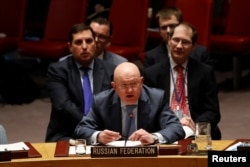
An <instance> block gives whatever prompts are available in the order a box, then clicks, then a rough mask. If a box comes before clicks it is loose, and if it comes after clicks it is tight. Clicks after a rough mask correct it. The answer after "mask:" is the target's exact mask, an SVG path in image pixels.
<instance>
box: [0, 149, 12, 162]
mask: <svg viewBox="0 0 250 167" xmlns="http://www.w3.org/2000/svg"><path fill="white" fill-rule="evenodd" d="M3 161H11V152H10V151H0V162H3Z"/></svg>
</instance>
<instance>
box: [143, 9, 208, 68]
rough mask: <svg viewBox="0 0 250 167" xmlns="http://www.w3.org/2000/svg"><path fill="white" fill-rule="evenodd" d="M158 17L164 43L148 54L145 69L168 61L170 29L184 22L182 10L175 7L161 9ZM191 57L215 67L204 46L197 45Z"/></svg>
mask: <svg viewBox="0 0 250 167" xmlns="http://www.w3.org/2000/svg"><path fill="white" fill-rule="evenodd" d="M156 17H157V19H158V23H159V31H160V36H161V37H162V39H163V42H162V43H161V44H160V45H158V46H157V47H155V48H153V49H151V50H149V51H147V52H146V55H145V63H144V67H145V68H147V67H149V66H152V65H154V64H157V63H160V62H162V61H165V60H166V59H168V57H169V49H168V38H169V33H170V29H171V28H173V27H174V26H176V25H178V24H179V23H181V22H182V21H183V19H182V13H181V11H180V9H178V8H175V7H169V8H164V9H161V10H160V11H159V12H158V13H157V15H156ZM190 57H192V58H194V59H196V60H198V61H200V62H203V63H206V64H209V65H213V62H212V59H211V58H210V54H209V51H208V49H207V48H206V47H204V46H201V45H196V46H195V48H194V49H193V50H192V52H191V54H190Z"/></svg>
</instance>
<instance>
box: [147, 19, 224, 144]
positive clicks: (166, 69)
mask: <svg viewBox="0 0 250 167" xmlns="http://www.w3.org/2000/svg"><path fill="white" fill-rule="evenodd" d="M196 40H197V31H196V29H195V28H194V27H193V26H192V25H191V24H188V23H184V22H182V23H180V24H179V25H178V26H176V27H175V28H173V30H172V31H171V32H170V37H169V54H170V55H169V59H166V60H165V61H164V62H162V63H158V64H155V65H153V66H151V67H149V68H147V69H145V70H144V74H143V75H144V79H145V84H146V85H148V86H152V87H156V88H160V89H163V90H165V91H166V93H167V97H168V100H167V101H168V102H169V104H171V105H172V104H173V103H172V101H173V100H176V101H177V102H180V99H181V97H182V96H183V97H184V100H185V103H184V104H183V105H182V104H178V105H177V106H178V107H172V106H171V108H172V110H173V111H174V112H175V113H178V112H179V111H180V112H181V113H180V114H181V115H180V117H179V118H180V121H181V123H182V125H183V126H185V127H189V128H190V129H192V130H193V131H194V129H195V126H194V124H195V123H194V122H203V121H204V122H210V123H211V127H212V139H221V133H220V130H219V128H218V126H217V124H218V123H219V121H220V110H219V100H218V90H217V84H216V80H215V75H214V71H213V69H212V67H211V66H209V65H207V64H204V63H201V62H199V61H197V60H195V59H193V58H192V57H190V54H191V52H192V50H193V49H194V47H195V43H196ZM177 65H178V66H182V68H183V69H184V70H183V72H182V73H183V75H184V81H183V82H184V84H183V85H184V86H183V87H182V91H183V93H182V94H180V95H178V96H177V95H176V94H177V91H176V90H177V86H178V85H177V83H176V80H177V77H178V73H177V71H176V70H175V66H177ZM174 94H175V96H176V97H178V98H176V99H172V98H173V95H174ZM184 110H186V112H187V114H183V112H184Z"/></svg>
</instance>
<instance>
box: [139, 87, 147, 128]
mask: <svg viewBox="0 0 250 167" xmlns="http://www.w3.org/2000/svg"><path fill="white" fill-rule="evenodd" d="M149 112H150V101H149V98H148V96H147V95H146V93H145V91H144V89H142V93H141V96H140V98H139V101H138V112H137V125H138V126H137V129H140V128H142V129H147V125H148V119H149Z"/></svg>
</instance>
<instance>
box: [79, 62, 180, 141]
mask: <svg viewBox="0 0 250 167" xmlns="http://www.w3.org/2000/svg"><path fill="white" fill-rule="evenodd" d="M111 84H112V87H113V89H110V90H106V91H104V92H101V93H99V94H97V95H95V96H94V100H93V105H92V110H91V111H90V113H89V115H88V116H87V117H83V119H82V120H81V122H80V123H79V125H78V126H77V127H76V130H75V133H74V137H75V138H85V139H87V140H88V143H92V144H93V143H102V144H107V143H109V142H112V141H115V140H119V139H121V137H122V136H125V138H128V139H129V140H132V141H140V142H141V143H142V144H143V145H148V144H153V143H156V142H161V143H172V142H175V141H177V140H179V139H182V138H183V137H184V134H185V133H184V131H183V128H182V126H181V124H180V122H179V120H178V118H177V117H176V116H175V115H174V113H173V112H172V111H171V110H170V108H169V105H168V103H167V102H166V101H165V93H164V91H162V90H159V89H155V88H149V87H147V86H145V85H143V77H141V75H140V72H139V69H138V67H137V66H136V65H135V64H133V63H128V62H125V63H122V64H120V65H118V66H117V67H116V69H115V72H114V81H113V82H112V83H111ZM131 105H135V108H134V109H133V110H132V113H130V114H132V115H130V114H128V113H126V107H127V106H131ZM127 115H128V116H131V119H132V118H134V119H132V120H131V122H130V123H129V124H127V125H129V127H130V128H131V127H133V128H134V129H133V131H132V132H131V135H130V134H129V135H127V134H128V133H124V131H126V127H127V128H128V126H127V125H126V122H125V119H126V116H127ZM122 134H123V135H122Z"/></svg>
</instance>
